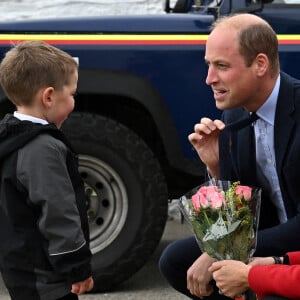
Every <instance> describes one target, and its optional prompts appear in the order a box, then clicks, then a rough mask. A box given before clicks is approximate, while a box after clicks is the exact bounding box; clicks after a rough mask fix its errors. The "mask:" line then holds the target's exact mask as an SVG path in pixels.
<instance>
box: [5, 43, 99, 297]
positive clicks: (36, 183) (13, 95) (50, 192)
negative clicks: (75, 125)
mask: <svg viewBox="0 0 300 300" xmlns="http://www.w3.org/2000/svg"><path fill="white" fill-rule="evenodd" d="M77 80H78V66H77V63H76V62H75V60H74V59H73V58H72V57H71V56H70V55H69V54H67V53H65V52H63V51H62V50H59V49H57V48H55V47H53V46H50V45H48V44H46V43H44V42H41V41H26V42H22V43H19V44H18V45H16V46H15V47H14V48H12V49H11V50H10V51H8V52H7V53H6V55H5V57H4V59H3V61H2V62H1V64H0V83H1V86H2V88H3V90H4V92H5V93H6V95H7V97H8V98H9V100H10V101H12V102H13V103H14V105H15V106H16V108H17V110H16V111H15V112H14V115H11V114H8V115H6V116H5V117H4V119H3V120H2V121H1V122H0V240H1V243H0V267H1V273H2V277H3V280H4V283H5V285H6V287H7V289H8V291H9V294H10V296H11V299H13V300H37V299H42V300H52V299H78V296H77V295H80V294H82V293H84V292H86V291H90V290H91V289H92V288H93V279H92V277H91V265H90V261H91V252H90V250H89V230H88V221H87V215H86V198H85V192H84V185H83V182H82V180H81V177H80V175H79V172H78V165H77V158H76V156H75V154H74V152H73V151H72V148H71V147H70V145H69V143H68V141H67V140H66V138H65V136H64V135H63V133H62V132H61V131H60V130H59V128H60V127H61V125H62V123H63V121H64V120H65V119H66V118H67V116H68V115H69V114H70V113H71V111H72V110H73V108H74V94H75V91H76V88H77Z"/></svg>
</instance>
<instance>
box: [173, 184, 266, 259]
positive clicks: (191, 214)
mask: <svg viewBox="0 0 300 300" xmlns="http://www.w3.org/2000/svg"><path fill="white" fill-rule="evenodd" d="M260 201H261V190H260V189H259V188H254V187H249V186H243V185H240V183H239V182H234V183H232V182H229V181H216V180H211V181H209V182H206V183H204V184H203V185H201V186H200V187H197V188H195V189H193V190H191V191H190V192H189V193H187V194H185V195H184V196H182V197H181V198H180V201H179V206H180V209H181V211H182V213H183V215H184V216H185V218H186V219H187V220H188V222H189V223H190V224H191V226H192V229H193V232H194V234H195V237H196V239H197V242H198V244H199V246H200V249H201V251H202V252H207V254H209V255H210V256H211V257H213V258H215V259H217V260H224V259H234V260H239V261H242V262H244V263H248V261H249V259H250V258H251V257H252V255H253V253H254V251H255V248H256V233H257V228H258V219H259V211H260Z"/></svg>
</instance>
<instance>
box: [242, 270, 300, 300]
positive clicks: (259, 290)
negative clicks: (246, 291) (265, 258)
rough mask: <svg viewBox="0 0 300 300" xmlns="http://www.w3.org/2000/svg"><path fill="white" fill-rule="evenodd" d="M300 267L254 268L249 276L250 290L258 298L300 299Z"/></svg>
mask: <svg viewBox="0 0 300 300" xmlns="http://www.w3.org/2000/svg"><path fill="white" fill-rule="evenodd" d="M299 278H300V265H293V266H290V265H267V266H261V265H259V266H253V267H252V268H251V269H250V272H249V275H248V281H249V286H250V288H251V289H252V290H253V291H254V292H255V293H256V294H257V296H258V298H263V297H266V296H268V295H278V296H282V297H286V298H290V299H300V284H299Z"/></svg>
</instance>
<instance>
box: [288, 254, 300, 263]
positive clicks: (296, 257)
mask: <svg viewBox="0 0 300 300" xmlns="http://www.w3.org/2000/svg"><path fill="white" fill-rule="evenodd" d="M287 255H288V257H289V260H290V265H300V251H295V252H288V253H287Z"/></svg>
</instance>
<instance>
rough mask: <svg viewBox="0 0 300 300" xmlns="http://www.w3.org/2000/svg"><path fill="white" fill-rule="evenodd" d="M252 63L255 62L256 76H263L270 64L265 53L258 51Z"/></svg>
mask: <svg viewBox="0 0 300 300" xmlns="http://www.w3.org/2000/svg"><path fill="white" fill-rule="evenodd" d="M254 63H255V71H256V74H257V76H258V77H262V76H264V75H265V74H266V72H267V70H268V68H269V65H270V62H269V59H268V57H267V55H265V54H264V53H258V54H257V56H256V58H255V61H254Z"/></svg>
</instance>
